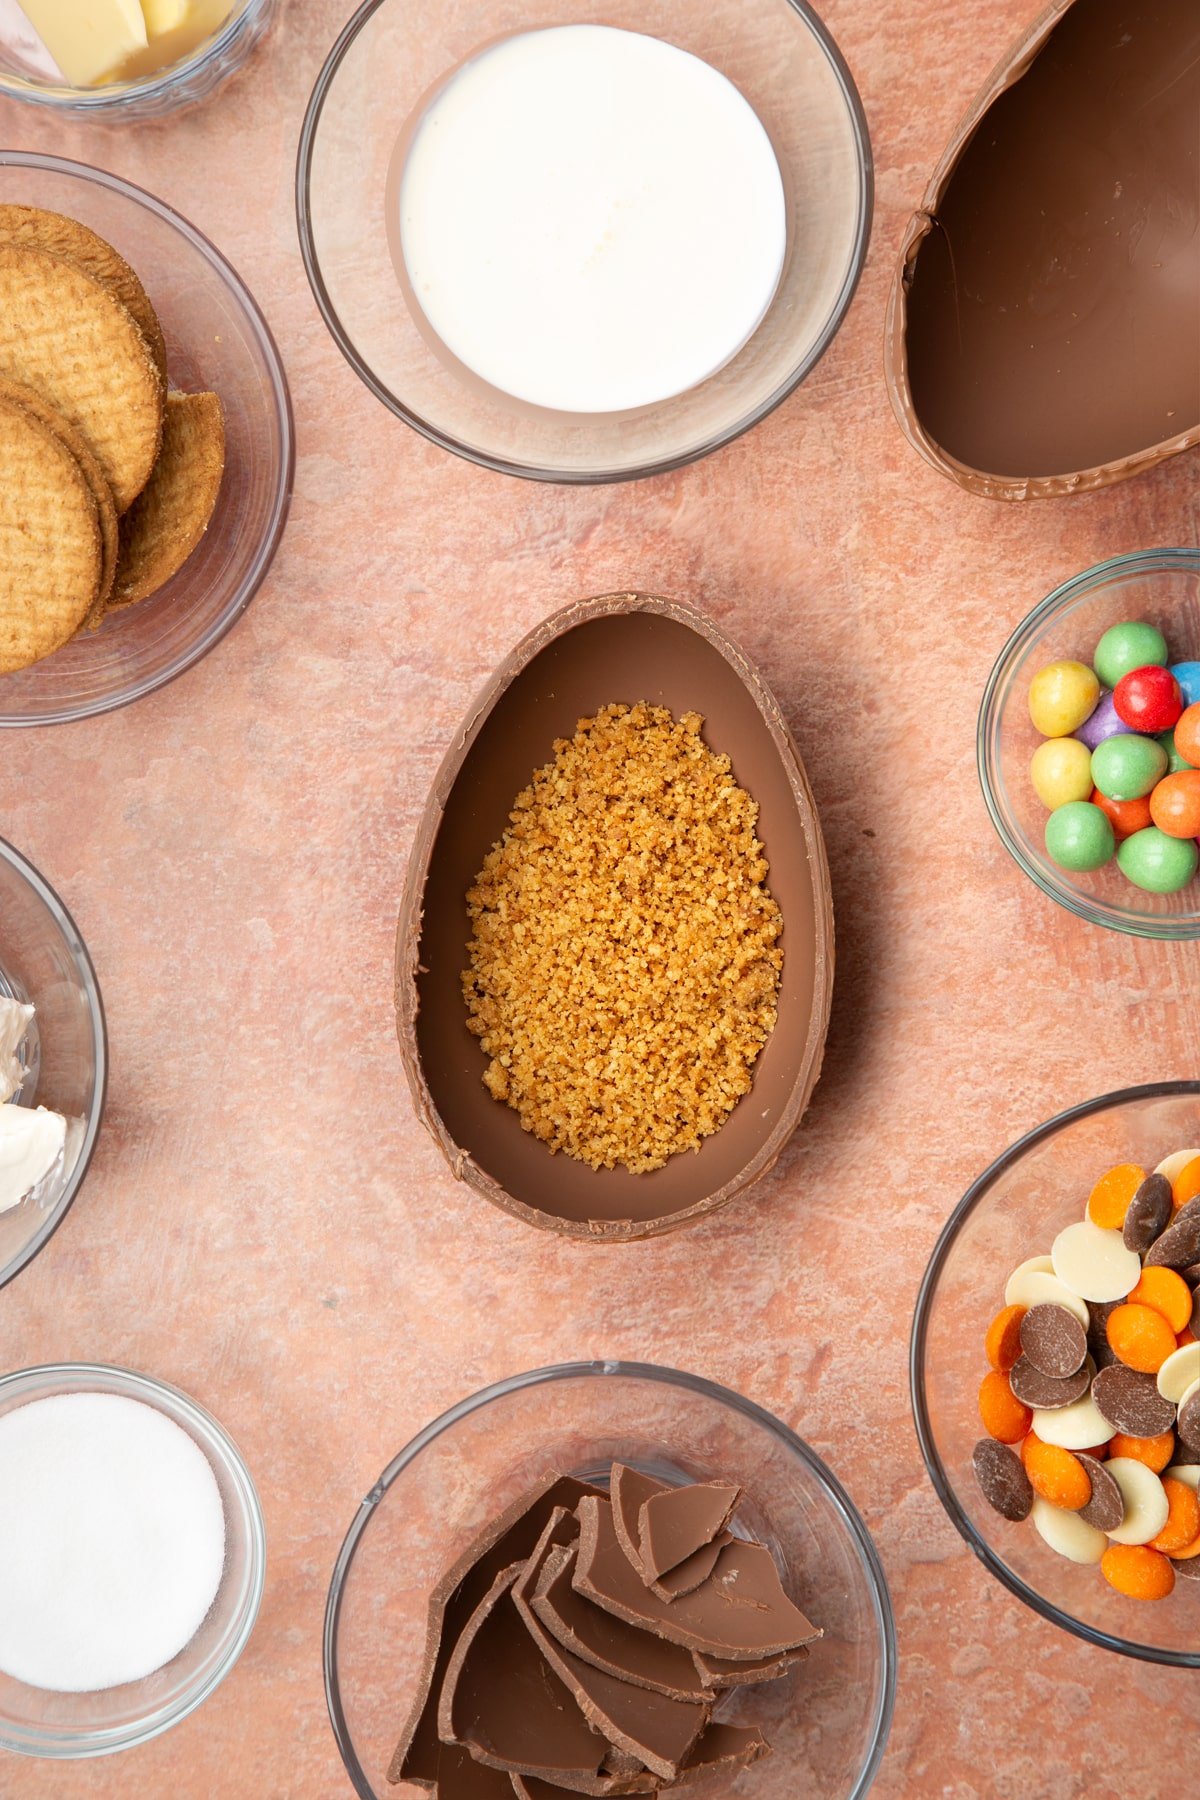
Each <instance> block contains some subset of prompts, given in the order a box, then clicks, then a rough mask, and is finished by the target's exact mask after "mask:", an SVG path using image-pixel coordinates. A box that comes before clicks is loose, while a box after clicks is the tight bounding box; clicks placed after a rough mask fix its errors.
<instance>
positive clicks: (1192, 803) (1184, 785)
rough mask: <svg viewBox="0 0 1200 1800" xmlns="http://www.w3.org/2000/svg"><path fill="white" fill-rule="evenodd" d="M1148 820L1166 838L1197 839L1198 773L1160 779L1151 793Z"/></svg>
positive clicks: (1199, 812)
mask: <svg viewBox="0 0 1200 1800" xmlns="http://www.w3.org/2000/svg"><path fill="white" fill-rule="evenodd" d="M1150 817H1151V818H1152V819H1153V820H1154V823H1155V824H1156V825H1157V826H1158V829H1159V830H1160V831H1164V832H1165V833H1166V835H1167V836H1168V837H1176V838H1194V837H1196V836H1198V835H1200V769H1180V770H1178V771H1177V772H1176V773H1175V774H1174V775H1164V776H1163V778H1162V780H1161V781H1160V782H1159V783H1158V784H1157V786H1156V787H1155V788H1154V789H1153V790H1152V792H1151V795H1150Z"/></svg>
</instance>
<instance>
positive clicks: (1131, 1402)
mask: <svg viewBox="0 0 1200 1800" xmlns="http://www.w3.org/2000/svg"><path fill="white" fill-rule="evenodd" d="M1092 1399H1093V1400H1094V1401H1095V1402H1096V1406H1097V1409H1098V1410H1099V1411H1100V1412H1101V1413H1102V1414H1103V1416H1104V1417H1105V1418H1106V1419H1107V1420H1108V1421H1109V1423H1110V1424H1112V1425H1115V1426H1116V1428H1117V1430H1118V1431H1121V1432H1124V1434H1125V1436H1126V1437H1158V1436H1159V1435H1160V1433H1162V1432H1164V1431H1170V1429H1171V1427H1172V1426H1173V1425H1174V1423H1175V1408H1174V1406H1172V1404H1171V1402H1170V1401H1169V1400H1164V1399H1163V1397H1162V1395H1161V1394H1160V1393H1159V1391H1158V1383H1157V1382H1156V1381H1155V1379H1154V1377H1153V1375H1142V1374H1139V1372H1138V1371H1137V1370H1136V1369H1127V1368H1126V1367H1125V1364H1124V1363H1119V1362H1118V1363H1113V1365H1112V1367H1111V1368H1109V1369H1101V1370H1100V1371H1099V1373H1098V1374H1097V1376H1096V1379H1095V1381H1093V1383H1092ZM1083 1448H1085V1449H1086V1448H1087V1446H1086V1445H1084V1446H1083ZM1150 1535H1151V1536H1153V1535H1154V1534H1153V1532H1152V1533H1151V1534H1150Z"/></svg>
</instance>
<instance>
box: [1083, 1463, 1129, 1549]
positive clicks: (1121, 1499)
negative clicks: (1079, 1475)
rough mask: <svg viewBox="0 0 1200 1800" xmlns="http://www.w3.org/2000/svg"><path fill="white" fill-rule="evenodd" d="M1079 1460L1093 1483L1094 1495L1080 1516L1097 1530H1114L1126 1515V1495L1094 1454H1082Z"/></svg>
mask: <svg viewBox="0 0 1200 1800" xmlns="http://www.w3.org/2000/svg"><path fill="white" fill-rule="evenodd" d="M1079 1460H1080V1462H1081V1463H1082V1464H1083V1467H1084V1471H1085V1473H1086V1475H1087V1478H1088V1480H1089V1481H1090V1482H1091V1484H1092V1497H1091V1499H1090V1500H1089V1501H1088V1503H1087V1505H1086V1506H1083V1507H1080V1509H1079V1516H1080V1518H1081V1519H1085V1520H1086V1521H1087V1523H1088V1524H1089V1525H1094V1526H1095V1528H1096V1530H1097V1531H1106V1532H1107V1531H1114V1530H1115V1529H1116V1528H1117V1526H1119V1525H1120V1523H1121V1521H1122V1519H1124V1517H1125V1496H1124V1494H1122V1492H1121V1489H1120V1488H1119V1487H1118V1485H1117V1483H1116V1482H1115V1481H1114V1479H1113V1477H1112V1476H1111V1475H1110V1474H1109V1472H1108V1470H1107V1468H1106V1467H1105V1465H1104V1464H1103V1463H1102V1462H1097V1461H1096V1458H1095V1457H1094V1456H1081V1457H1080V1458H1079Z"/></svg>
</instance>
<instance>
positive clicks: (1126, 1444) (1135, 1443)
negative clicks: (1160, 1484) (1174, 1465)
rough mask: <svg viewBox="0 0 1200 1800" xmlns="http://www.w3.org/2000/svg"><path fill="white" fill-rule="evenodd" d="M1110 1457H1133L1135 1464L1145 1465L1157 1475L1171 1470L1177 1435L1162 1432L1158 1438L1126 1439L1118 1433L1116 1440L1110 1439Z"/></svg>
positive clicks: (1121, 1432)
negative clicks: (1168, 1469) (1167, 1469)
mask: <svg viewBox="0 0 1200 1800" xmlns="http://www.w3.org/2000/svg"><path fill="white" fill-rule="evenodd" d="M1108 1454H1109V1455H1110V1456H1131V1457H1132V1458H1133V1460H1134V1462H1140V1463H1145V1465H1146V1467H1147V1468H1148V1469H1153V1470H1154V1473H1155V1474H1156V1475H1161V1474H1162V1472H1163V1470H1164V1469H1166V1468H1169V1467H1170V1465H1171V1462H1172V1460H1173V1458H1174V1456H1175V1433H1174V1432H1173V1431H1161V1432H1159V1434H1158V1436H1157V1437H1148V1438H1138V1437H1126V1436H1125V1434H1124V1432H1123V1431H1118V1433H1117V1435H1116V1437H1115V1438H1112V1439H1110V1441H1109V1446H1108Z"/></svg>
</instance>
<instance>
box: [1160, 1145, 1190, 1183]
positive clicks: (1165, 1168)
mask: <svg viewBox="0 0 1200 1800" xmlns="http://www.w3.org/2000/svg"><path fill="white" fill-rule="evenodd" d="M1198 1156H1200V1150H1174V1151H1172V1153H1171V1155H1170V1156H1164V1157H1163V1159H1162V1161H1161V1162H1160V1163H1159V1165H1158V1167H1157V1169H1155V1171H1154V1173H1155V1174H1156V1175H1165V1176H1166V1178H1167V1180H1168V1181H1169V1182H1170V1184H1171V1186H1172V1187H1174V1186H1175V1183H1176V1182H1177V1181H1178V1180H1179V1177H1180V1176H1181V1175H1182V1174H1183V1171H1184V1170H1185V1169H1186V1168H1187V1166H1188V1164H1189V1163H1190V1162H1195V1160H1196V1158H1197V1157H1198Z"/></svg>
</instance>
